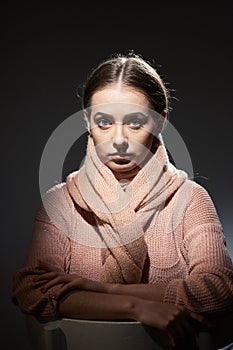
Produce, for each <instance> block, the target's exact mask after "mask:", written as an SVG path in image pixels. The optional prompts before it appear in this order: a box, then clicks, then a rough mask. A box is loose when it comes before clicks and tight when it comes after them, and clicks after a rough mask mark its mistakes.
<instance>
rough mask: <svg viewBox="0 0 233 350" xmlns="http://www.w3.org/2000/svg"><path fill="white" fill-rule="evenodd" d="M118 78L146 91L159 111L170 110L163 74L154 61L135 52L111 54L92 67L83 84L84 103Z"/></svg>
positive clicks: (155, 108) (143, 91) (88, 102)
mask: <svg viewBox="0 0 233 350" xmlns="http://www.w3.org/2000/svg"><path fill="white" fill-rule="evenodd" d="M119 82H120V83H122V84H124V85H126V86H130V87H132V88H134V89H136V90H138V91H140V92H141V93H143V94H144V95H145V96H146V97H147V99H148V100H149V102H150V104H151V108H152V109H154V110H155V111H156V112H158V113H161V112H163V111H165V112H168V109H169V92H168V89H167V88H166V87H165V84H164V82H163V81H162V79H161V77H160V76H159V74H158V73H157V71H156V69H155V68H153V66H152V65H151V64H149V63H148V62H147V61H145V60H144V59H143V58H141V57H140V56H138V55H135V54H132V53H131V54H129V55H128V56H127V55H126V56H123V55H120V54H118V55H117V56H116V57H112V58H109V59H107V60H105V61H103V62H102V63H100V64H99V65H98V67H97V68H95V69H94V70H93V71H92V73H91V74H90V76H89V78H88V79H87V82H86V84H85V85H84V89H83V94H82V107H83V108H84V109H85V108H87V107H89V106H90V105H91V98H92V96H93V95H94V93H95V92H96V91H99V90H102V89H103V88H105V87H106V86H107V85H109V84H114V83H119Z"/></svg>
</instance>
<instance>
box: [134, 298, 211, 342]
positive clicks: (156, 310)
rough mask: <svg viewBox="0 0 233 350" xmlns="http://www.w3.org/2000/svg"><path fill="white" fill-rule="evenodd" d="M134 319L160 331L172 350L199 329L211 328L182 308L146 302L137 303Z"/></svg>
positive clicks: (205, 322) (200, 317) (199, 317)
mask: <svg viewBox="0 0 233 350" xmlns="http://www.w3.org/2000/svg"><path fill="white" fill-rule="evenodd" d="M135 319H136V320H137V321H139V322H141V323H143V324H145V325H148V326H151V327H155V328H157V329H159V330H161V331H162V332H163V333H164V334H166V335H167V336H168V339H169V346H170V347H172V348H173V347H175V346H177V343H179V341H182V340H183V339H184V338H187V337H193V336H195V335H197V334H198V333H199V331H200V330H201V329H208V328H210V327H211V326H210V324H209V323H208V321H206V320H205V318H204V317H202V316H201V315H199V314H196V313H194V312H190V311H188V310H187V309H185V308H184V307H182V306H176V305H173V304H168V303H160V302H155V301H147V300H139V302H137V304H136V307H135Z"/></svg>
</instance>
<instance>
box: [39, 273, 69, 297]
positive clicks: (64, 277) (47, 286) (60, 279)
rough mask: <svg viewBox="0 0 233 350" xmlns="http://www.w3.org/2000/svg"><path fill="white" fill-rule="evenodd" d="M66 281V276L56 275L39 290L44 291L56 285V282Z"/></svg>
mask: <svg viewBox="0 0 233 350" xmlns="http://www.w3.org/2000/svg"><path fill="white" fill-rule="evenodd" d="M66 282H67V277H66V276H58V277H56V278H54V279H52V280H50V281H49V282H48V283H46V284H45V285H44V286H43V287H42V288H41V292H42V293H45V292H47V290H48V289H49V288H51V287H54V286H56V285H57V284H63V283H66Z"/></svg>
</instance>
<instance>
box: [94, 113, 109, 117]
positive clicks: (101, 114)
mask: <svg viewBox="0 0 233 350" xmlns="http://www.w3.org/2000/svg"><path fill="white" fill-rule="evenodd" d="M98 115H100V116H102V117H105V118H112V115H111V114H108V113H104V112H96V113H95V114H94V116H93V118H95V117H96V116H98Z"/></svg>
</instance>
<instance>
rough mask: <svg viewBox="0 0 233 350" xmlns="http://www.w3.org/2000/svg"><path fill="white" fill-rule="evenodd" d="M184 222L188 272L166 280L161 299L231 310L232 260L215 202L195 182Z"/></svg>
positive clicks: (202, 309)
mask: <svg viewBox="0 0 233 350" xmlns="http://www.w3.org/2000/svg"><path fill="white" fill-rule="evenodd" d="M183 225H184V226H183V229H184V240H183V249H184V256H186V257H187V264H188V266H189V273H188V275H187V277H186V278H185V279H175V280H172V281H170V282H169V284H168V286H167V288H166V291H165V297H164V302H168V303H175V304H177V305H184V306H185V307H186V308H187V309H189V310H192V311H195V312H200V313H207V314H212V313H216V312H217V314H218V313H219V312H220V313H222V312H223V313H224V312H225V311H226V310H228V311H229V310H231V313H232V310H233V266H232V261H231V258H230V256H229V254H228V251H227V249H226V243H225V238H224V235H223V233H222V226H221V224H220V221H219V218H218V215H217V212H216V209H215V206H214V204H213V202H212V200H211V198H210V196H209V194H208V193H207V191H206V190H205V189H204V188H203V187H201V186H200V185H198V184H195V183H194V185H193V190H192V200H191V202H190V205H189V207H188V208H187V210H186V213H185V217H184V223H183Z"/></svg>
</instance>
